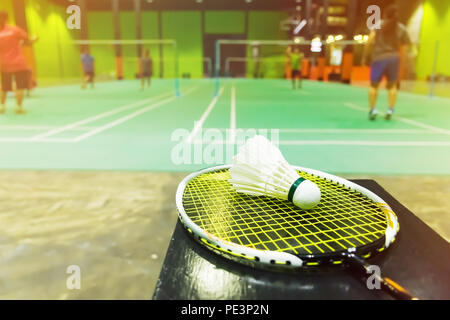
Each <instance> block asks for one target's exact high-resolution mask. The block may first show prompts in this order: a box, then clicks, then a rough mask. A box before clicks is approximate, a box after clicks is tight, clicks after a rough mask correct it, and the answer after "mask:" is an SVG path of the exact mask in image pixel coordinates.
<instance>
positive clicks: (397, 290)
mask: <svg viewBox="0 0 450 320" xmlns="http://www.w3.org/2000/svg"><path fill="white" fill-rule="evenodd" d="M347 259H348V260H349V262H350V263H351V265H353V266H355V267H356V268H357V269H358V270H359V272H360V273H361V274H363V275H364V276H365V277H367V274H368V273H369V272H368V271H369V270H370V269H369V268H370V264H368V263H367V262H365V261H364V260H363V259H361V258H359V257H358V256H356V255H355V254H347ZM377 279H378V281H379V282H380V284H381V288H382V289H383V290H384V291H385V292H387V293H389V294H390V295H391V296H393V297H394V298H396V299H399V300H419V298H417V297H415V296H413V295H412V294H411V293H410V292H409V291H408V290H406V289H405V288H403V287H402V286H401V285H399V284H398V283H397V282H395V281H393V280H391V279H389V278H385V277H381V276H377Z"/></svg>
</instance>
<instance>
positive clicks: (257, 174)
mask: <svg viewBox="0 0 450 320" xmlns="http://www.w3.org/2000/svg"><path fill="white" fill-rule="evenodd" d="M230 174H231V179H230V180H229V182H230V183H231V184H232V185H233V186H234V188H235V189H236V191H237V192H239V193H245V194H248V195H253V196H269V197H273V198H278V199H282V200H288V201H291V202H292V203H293V204H294V205H296V206H297V207H299V208H301V209H304V210H308V209H312V208H314V207H315V206H316V205H317V204H318V203H319V202H320V189H319V187H318V186H317V185H316V184H315V183H313V182H311V181H309V180H306V179H304V178H302V177H300V176H299V174H298V173H297V171H296V170H295V169H294V168H293V167H291V166H290V165H289V164H288V163H287V161H286V160H285V159H284V157H283V155H282V154H281V151H280V150H279V149H278V148H277V147H275V146H274V145H273V144H272V143H271V142H270V141H269V140H267V139H266V138H265V137H263V136H260V135H257V136H254V137H253V138H251V139H248V140H247V142H246V143H245V144H244V145H243V146H242V147H240V148H239V152H238V153H237V154H236V155H235V157H234V159H233V166H232V167H231V169H230Z"/></svg>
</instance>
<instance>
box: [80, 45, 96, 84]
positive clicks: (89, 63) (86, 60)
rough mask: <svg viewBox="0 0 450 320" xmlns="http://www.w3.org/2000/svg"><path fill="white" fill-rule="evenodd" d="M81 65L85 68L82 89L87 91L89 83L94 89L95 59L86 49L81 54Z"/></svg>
mask: <svg viewBox="0 0 450 320" xmlns="http://www.w3.org/2000/svg"><path fill="white" fill-rule="evenodd" d="M81 64H82V66H83V83H82V85H81V88H83V89H86V85H87V83H90V84H91V88H92V89H94V79H95V59H94V57H93V56H92V55H91V54H90V53H89V50H88V48H86V47H85V48H83V52H82V53H81Z"/></svg>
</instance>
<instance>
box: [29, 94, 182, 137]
mask: <svg viewBox="0 0 450 320" xmlns="http://www.w3.org/2000/svg"><path fill="white" fill-rule="evenodd" d="M167 95H173V93H172V92H166V93H162V94H159V95H157V96H155V97H151V98H147V99H143V100H140V101H136V102H132V103H129V104H126V105H123V106H119V107H116V108H114V109H112V110H109V111H106V112H103V113H100V114H98V115H95V116H92V117H89V118H86V119H83V120H79V121H76V122H73V123H71V124H68V125H65V126H62V127H58V128H56V129H54V130H50V131H48V132H45V133H41V134H38V135H36V136H33V137H31V138H29V140H30V141H39V140H42V139H45V138H48V137H50V136H54V135H56V134H59V133H61V132H64V131H68V130H72V129H73V128H77V127H80V126H81V125H83V124H87V123H91V122H94V121H97V120H100V119H103V118H106V117H109V116H112V115H115V114H117V113H120V112H123V111H127V110H129V109H133V108H136V107H139V106H141V105H143V104H146V103H149V102H151V101H154V100H158V99H162V98H163V97H165V96H167Z"/></svg>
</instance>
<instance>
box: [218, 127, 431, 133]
mask: <svg viewBox="0 0 450 320" xmlns="http://www.w3.org/2000/svg"><path fill="white" fill-rule="evenodd" d="M210 129H215V130H219V131H221V132H226V131H227V130H229V129H228V128H210ZM254 129H255V128H237V129H235V130H236V131H238V130H243V131H246V130H254ZM256 129H258V128H256ZM264 129H267V130H278V131H279V132H280V133H327V134H350V133H365V134H436V133H435V132H432V131H430V130H419V129H344V128H342V129H337V128H317V129H315V128H284V129H280V128H264Z"/></svg>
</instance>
